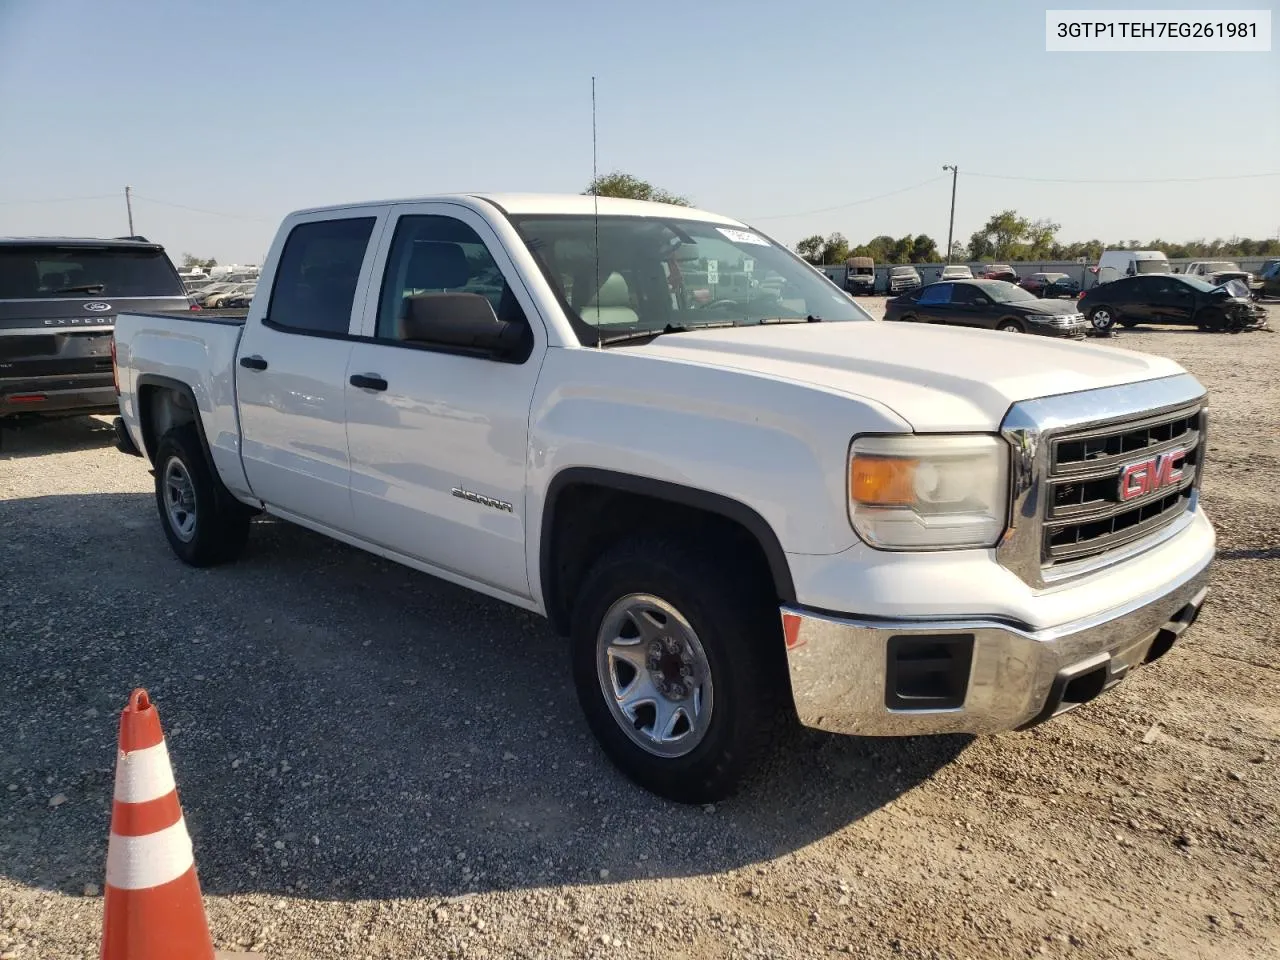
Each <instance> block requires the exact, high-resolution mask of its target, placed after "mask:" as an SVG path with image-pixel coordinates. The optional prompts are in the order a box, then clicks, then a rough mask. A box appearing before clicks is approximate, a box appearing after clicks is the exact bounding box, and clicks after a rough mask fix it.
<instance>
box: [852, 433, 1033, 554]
mask: <svg viewBox="0 0 1280 960" xmlns="http://www.w3.org/2000/svg"><path fill="white" fill-rule="evenodd" d="M1008 500H1009V448H1008V446H1007V445H1006V444H1005V442H1004V441H1003V440H1001V439H1000V438H998V437H993V436H990V435H987V434H955V435H937V436H928V435H908V436H867V437H859V438H858V439H857V440H855V441H854V442H853V445H852V447H851V448H850V451H849V519H850V522H851V523H852V524H853V529H854V530H855V531H857V533H858V536H860V537H861V538H862V539H863V540H865V541H866V542H867V543H868V544H870V545H871V546H873V547H878V548H880V549H883V550H940V549H958V548H962V547H991V546H995V544H996V543H997V542H998V541H999V539H1000V536H1001V534H1003V533H1004V528H1005V519H1006V513H1007V504H1008Z"/></svg>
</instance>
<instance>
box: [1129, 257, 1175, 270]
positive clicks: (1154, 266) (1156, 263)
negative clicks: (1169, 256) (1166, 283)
mask: <svg viewBox="0 0 1280 960" xmlns="http://www.w3.org/2000/svg"><path fill="white" fill-rule="evenodd" d="M1133 268H1134V270H1135V271H1136V272H1137V273H1168V272H1169V261H1168V260H1135V261H1134V263H1133Z"/></svg>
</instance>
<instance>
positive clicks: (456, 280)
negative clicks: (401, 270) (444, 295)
mask: <svg viewBox="0 0 1280 960" xmlns="http://www.w3.org/2000/svg"><path fill="white" fill-rule="evenodd" d="M470 276H471V267H470V265H469V264H468V263H467V255H466V254H465V253H464V252H463V250H462V247H460V246H459V245H458V244H456V243H437V242H435V241H420V242H417V243H415V244H414V245H413V253H412V254H411V255H410V257H409V269H408V275H407V276H406V277H405V286H406V287H408V288H409V289H411V290H447V289H450V288H452V287H462V286H465V285H466V283H467V280H468V279H469V278H470Z"/></svg>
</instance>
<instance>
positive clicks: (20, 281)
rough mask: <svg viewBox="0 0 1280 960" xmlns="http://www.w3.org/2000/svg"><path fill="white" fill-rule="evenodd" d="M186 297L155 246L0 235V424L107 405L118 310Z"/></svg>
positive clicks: (111, 395)
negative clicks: (112, 339)
mask: <svg viewBox="0 0 1280 960" xmlns="http://www.w3.org/2000/svg"><path fill="white" fill-rule="evenodd" d="M188 303H189V301H188V300H187V294H186V291H185V290H184V289H183V287H182V282H181V281H180V280H179V279H178V273H177V271H176V270H174V268H173V264H172V263H170V262H169V258H168V257H167V256H166V255H165V252H164V248H163V247H161V246H160V245H158V244H154V243H147V242H146V241H145V240H142V239H120V240H85V239H70V238H57V239H51V238H43V237H41V238H26V239H20V238H0V425H2V424H3V421H4V420H5V419H8V418H13V417H18V416H36V417H48V416H71V415H77V414H86V413H109V412H112V411H114V410H115V409H116V394H115V391H114V390H113V389H112V386H111V357H110V348H111V328H112V326H113V325H114V323H115V319H116V318H115V315H116V313H118V312H119V311H121V310H146V309H170V308H182V309H186V308H187V306H188Z"/></svg>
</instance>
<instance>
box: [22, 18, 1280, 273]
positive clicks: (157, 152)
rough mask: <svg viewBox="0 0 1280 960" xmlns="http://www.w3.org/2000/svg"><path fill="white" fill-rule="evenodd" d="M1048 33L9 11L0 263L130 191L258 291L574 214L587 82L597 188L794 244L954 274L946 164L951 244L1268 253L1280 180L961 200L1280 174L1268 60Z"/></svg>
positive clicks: (94, 215)
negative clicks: (350, 220)
mask: <svg viewBox="0 0 1280 960" xmlns="http://www.w3.org/2000/svg"><path fill="white" fill-rule="evenodd" d="M1134 5H1135V4H1134V3H1132V2H1131V3H1130V4H1127V5H1125V6H1134ZM1149 5H1151V6H1157V5H1159V6H1164V7H1177V6H1187V7H1196V8H1207V7H1213V6H1215V4H1214V3H1213V0H1199V2H1197V3H1191V4H1181V3H1178V2H1177V0H1165V2H1163V3H1160V4H1149ZM1046 6H1052V7H1055V8H1061V7H1069V6H1073V4H1070V3H1066V2H1061V0H1059V2H1054V3H1051V4H1048V5H1046V4H1043V3H1040V4H1037V3H1031V2H1026V0H947V2H912V3H905V2H897V3H891V2H875V3H872V2H867V0H830V2H827V3H822V4H817V3H796V2H790V3H782V2H763V0H732V2H729V0H702V2H687V0H686V2H669V0H647V2H644V3H628V4H619V3H610V2H605V0H594V2H570V0H540V2H537V3H531V2H513V0H472V2H466V3H464V2H452V0H382V2H379V0H363V2H357V0H347V2H343V3H335V2H332V0H248V2H241V0H205V2H200V3H188V2H185V0H118V2H111V3H103V2H101V0H0V235H11V234H83V235H107V236H110V235H118V234H122V233H124V232H125V230H126V221H125V209H124V200H123V187H124V185H125V184H131V185H132V186H133V189H134V191H135V193H136V195H137V196H138V197H139V199H138V200H137V201H136V203H135V206H134V220H135V229H136V231H137V232H139V233H142V234H145V235H146V236H148V237H149V238H151V239H153V240H157V241H159V242H161V243H164V244H165V245H166V246H167V247H168V248H169V249H170V252H171V253H172V254H173V255H174V257H175V259H176V258H177V257H178V256H180V255H181V253H183V252H187V251H189V252H192V253H196V254H199V255H202V256H215V257H217V258H219V259H220V260H222V261H224V262H227V261H232V260H235V261H239V262H256V261H257V260H259V259H260V258H261V257H262V255H263V254H264V252H265V250H266V248H267V246H268V244H269V242H270V238H271V235H272V233H273V232H274V228H275V225H276V223H277V221H278V220H279V218H280V217H281V216H282V215H283V214H284V213H286V212H288V211H289V210H292V209H296V208H298V207H306V206H316V205H322V204H327V203H337V202H342V201H346V200H363V199H381V198H389V197H400V196H417V195H423V194H429V193H439V192H448V191H467V190H492V191H551V192H566V191H568V192H578V191H581V190H582V189H583V188H584V187H585V186H586V184H587V182H588V181H589V179H590V176H591V124H590V89H591V80H590V78H591V76H592V74H595V75H596V76H597V78H598V80H597V84H598V95H599V150H600V168H601V170H602V172H606V171H609V170H613V169H621V170H625V171H628V172H631V173H635V174H636V175H638V176H641V177H644V178H646V179H648V180H651V181H653V182H654V183H656V184H658V185H660V186H662V187H665V188H667V189H670V190H673V191H675V192H678V193H683V194H687V195H688V196H690V197H692V198H693V199H694V200H695V202H696V203H697V204H698V205H699V206H702V207H706V208H709V209H712V210H716V211H717V212H721V213H727V214H730V215H733V216H737V217H741V218H743V219H746V220H748V221H750V222H752V223H754V224H755V225H757V226H759V227H760V228H761V229H763V230H766V231H767V232H769V233H771V234H773V235H774V236H775V237H777V238H778V239H780V240H783V241H784V242H787V243H793V242H794V241H795V240H797V239H799V238H801V237H803V236H805V235H808V234H811V233H824V234H825V233H828V232H831V231H834V230H839V231H841V232H843V233H844V234H845V235H846V236H848V237H849V238H850V240H851V241H853V242H855V243H857V242H861V241H864V240H867V239H870V238H871V237H872V236H875V235H876V234H881V233H888V234H891V235H894V236H900V235H902V234H904V233H908V232H910V233H921V232H923V233H928V234H930V235H931V236H933V237H934V238H935V239H936V240H937V241H938V244H939V246H940V247H941V246H942V245H943V243H945V240H946V232H947V213H948V203H949V194H950V178H949V175H948V176H946V177H944V175H943V173H942V170H941V165H942V164H943V163H956V164H958V165H959V167H960V171H961V172H960V181H959V196H958V200H957V206H956V235H957V237H958V238H961V239H967V238H968V236H969V234H970V233H971V232H972V231H973V230H974V229H975V228H977V227H978V226H979V225H980V224H981V223H982V222H983V221H984V220H985V219H986V218H987V216H989V215H990V214H991V213H993V212H995V211H997V210H1000V209H1003V208H1007V207H1012V208H1014V209H1016V210H1018V211H1019V212H1020V213H1022V214H1023V215H1026V216H1030V217H1049V218H1052V219H1053V220H1056V221H1058V222H1060V223H1061V224H1062V229H1061V230H1060V231H1059V234H1058V235H1059V238H1060V239H1064V240H1084V239H1090V238H1098V239H1102V240H1127V239H1142V240H1147V239H1150V238H1152V237H1156V236H1159V237H1162V238H1166V239H1170V240H1184V239H1194V238H1199V237H1208V238H1212V237H1215V236H1223V237H1227V236H1232V235H1239V236H1253V237H1263V236H1274V235H1276V234H1277V233H1278V232H1280V177H1273V178H1269V179H1254V180H1238V181H1222V182H1206V183H1194V184H1169V183H1165V184H1138V185H1135V184H1064V183H1043V182H1032V181H1027V180H1004V179H994V178H991V177H978V176H975V175H973V174H979V173H981V174H988V175H992V174H995V175H1001V176H1008V177H1029V178H1046V179H1054V178H1059V179H1061V178H1066V179H1113V180H1114V179H1142V178H1147V179H1151V178H1160V177H1209V176H1231V175H1241V174H1255V173H1266V172H1274V171H1280V109H1278V108H1277V101H1278V100H1280V96H1278V95H1280V52H1276V51H1273V52H1271V53H1261V54H1225V53H1212V54H1151V53H1146V54H1131V53H1126V54H1101V53H1090V54H1064V53H1052V54H1051V53H1046V52H1045V50H1044V30H1045V27H1044V11H1045V9H1046ZM1074 6H1081V7H1092V8H1098V7H1105V6H1107V4H1106V3H1104V2H1099V0H1094V2H1093V3H1085V4H1075V5H1074ZM1118 6H1119V5H1118ZM1218 6H1223V7H1245V6H1251V7H1256V8H1260V7H1269V8H1271V9H1272V10H1273V14H1272V17H1273V21H1275V22H1277V23H1280V16H1277V14H1276V12H1275V0H1269V2H1258V0H1252V2H1250V3H1241V2H1237V3H1226V4H1218ZM1273 45H1274V46H1276V47H1277V50H1280V44H1276V43H1275V41H1274V38H1273ZM933 178H936V179H933ZM930 179H933V182H931V183H928V184H927V185H925V186H921V187H919V188H917V189H912V190H906V191H904V192H901V193H898V194H896V195H894V196H889V197H885V198H883V199H878V200H874V201H872V202H867V203H860V204H856V205H851V206H844V208H843V209H827V208H833V207H840V206H842V205H847V204H849V203H850V201H855V200H859V199H861V198H866V197H872V196H876V195H880V194H885V193H888V192H890V191H894V190H899V189H900V188H904V187H912V186H913V185H916V184H920V183H922V182H923V181H927V180H930ZM103 196H105V197H106V199H86V200H75V201H67V202H59V203H50V202H36V201H49V200H56V199H60V198H79V197H103ZM155 201H163V202H164V203H167V204H183V205H186V206H189V207H194V208H198V209H199V210H200V211H211V212H196V211H193V210H183V209H179V208H177V207H173V206H164V205H161V204H160V203H157V202H155ZM809 211H824V212H809ZM214 214H222V215H221V216H218V215H214ZM784 214H785V215H788V216H779V215H784ZM791 214H795V215H793V216H792V215H791Z"/></svg>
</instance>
